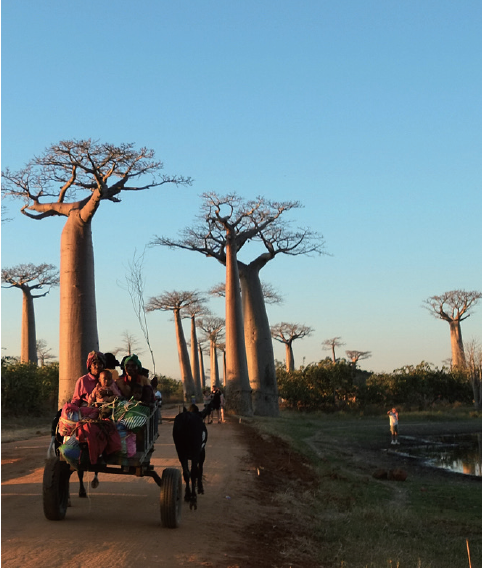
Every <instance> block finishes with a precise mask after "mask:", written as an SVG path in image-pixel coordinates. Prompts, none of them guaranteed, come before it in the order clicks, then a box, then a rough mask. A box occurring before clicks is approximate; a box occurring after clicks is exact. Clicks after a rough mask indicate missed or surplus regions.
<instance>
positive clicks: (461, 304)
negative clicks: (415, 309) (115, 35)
mask: <svg viewBox="0 0 482 568" xmlns="http://www.w3.org/2000/svg"><path fill="white" fill-rule="evenodd" d="M480 298H482V292H477V291H475V290H473V291H472V292H467V291H465V290H451V291H450V292H445V293H444V294H442V295H441V296H431V297H430V298H428V299H427V300H425V302H424V304H425V307H426V308H427V309H428V310H429V312H430V313H431V314H432V315H433V316H434V317H436V318H438V319H442V320H445V321H446V322H448V323H449V325H450V343H451V347H452V366H453V367H454V368H459V369H463V368H464V367H465V353H464V343H463V341H462V330H461V328H460V323H461V322H462V321H464V320H465V319H467V318H468V317H469V316H470V315H471V314H470V310H471V309H472V308H473V307H474V306H475V305H476V304H477V303H478V301H479V300H480Z"/></svg>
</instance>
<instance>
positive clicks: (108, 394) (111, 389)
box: [87, 369, 122, 406]
mask: <svg viewBox="0 0 482 568" xmlns="http://www.w3.org/2000/svg"><path fill="white" fill-rule="evenodd" d="M121 396H122V395H121V392H120V390H119V388H118V386H117V385H116V384H115V382H114V381H113V379H112V373H111V372H110V371H108V370H107V369H105V370H104V371H102V372H101V373H100V374H99V382H98V384H97V385H96V387H95V388H94V390H93V391H92V393H91V394H90V395H89V398H88V399H87V403H88V405H89V406H101V405H103V404H108V403H110V402H114V400H115V399H116V398H119V397H121Z"/></svg>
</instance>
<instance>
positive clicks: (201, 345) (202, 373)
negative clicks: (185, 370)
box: [196, 322, 206, 390]
mask: <svg viewBox="0 0 482 568" xmlns="http://www.w3.org/2000/svg"><path fill="white" fill-rule="evenodd" d="M196 325H197V322H196ZM197 350H198V354H199V376H200V378H201V388H202V390H204V389H205V388H206V373H205V371H204V341H199V340H198V342H197Z"/></svg>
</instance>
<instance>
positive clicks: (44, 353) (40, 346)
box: [37, 339, 55, 367]
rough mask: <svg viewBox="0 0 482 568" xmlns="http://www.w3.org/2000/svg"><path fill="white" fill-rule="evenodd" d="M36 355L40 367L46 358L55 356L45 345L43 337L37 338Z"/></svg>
mask: <svg viewBox="0 0 482 568" xmlns="http://www.w3.org/2000/svg"><path fill="white" fill-rule="evenodd" d="M37 357H38V362H39V364H40V366H41V367H43V366H44V365H45V363H46V362H47V361H48V360H50V359H54V358H55V355H52V349H51V348H50V347H47V342H46V341H45V339H37Z"/></svg>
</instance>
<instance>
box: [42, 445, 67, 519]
mask: <svg viewBox="0 0 482 568" xmlns="http://www.w3.org/2000/svg"><path fill="white" fill-rule="evenodd" d="M69 479H70V467H69V465H68V464H67V463H65V462H61V461H60V460H59V458H58V457H57V456H56V457H54V458H49V459H47V460H46V462H45V469H44V479H43V502H44V515H45V517H46V518H47V519H48V520H49V521H61V520H63V519H64V518H65V513H66V512H67V505H68V502H69Z"/></svg>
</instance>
